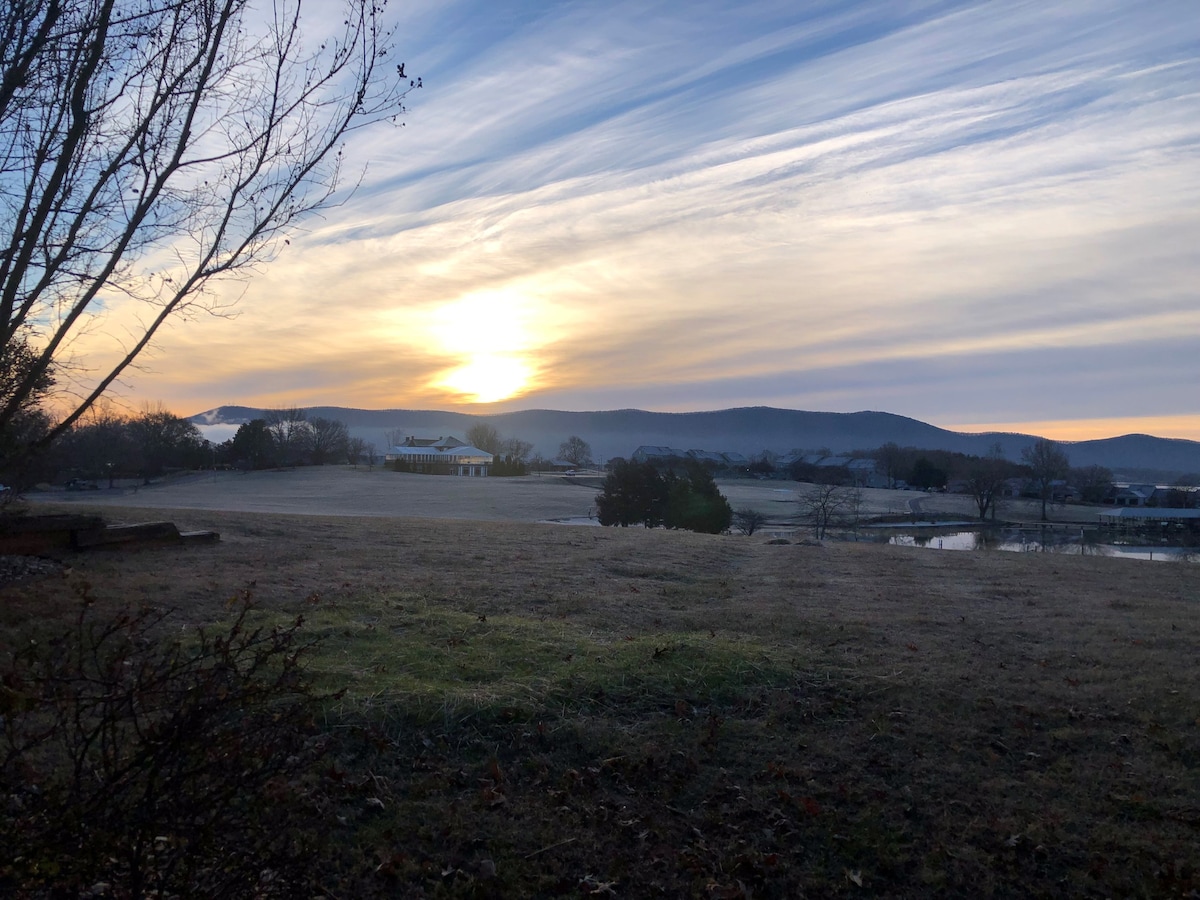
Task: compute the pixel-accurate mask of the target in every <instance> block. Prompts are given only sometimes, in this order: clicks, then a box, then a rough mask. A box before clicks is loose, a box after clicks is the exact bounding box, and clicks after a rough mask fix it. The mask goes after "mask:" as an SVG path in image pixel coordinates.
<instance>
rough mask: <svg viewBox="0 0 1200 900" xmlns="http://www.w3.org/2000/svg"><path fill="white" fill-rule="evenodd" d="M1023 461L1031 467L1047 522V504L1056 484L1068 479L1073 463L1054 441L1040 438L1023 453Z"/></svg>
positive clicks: (1043, 514)
mask: <svg viewBox="0 0 1200 900" xmlns="http://www.w3.org/2000/svg"><path fill="white" fill-rule="evenodd" d="M1021 460H1022V461H1023V462H1024V463H1025V465H1027V466H1028V467H1029V474H1030V477H1031V478H1032V479H1033V483H1034V484H1035V485H1037V489H1038V496H1039V497H1040V498H1041V501H1042V521H1043V522H1045V521H1046V503H1047V502H1048V501H1049V500H1050V495H1051V492H1052V491H1053V486H1054V482H1056V481H1058V480H1060V479H1063V478H1066V477H1067V474H1068V473H1069V472H1070V471H1071V461H1070V460H1069V459H1068V458H1067V454H1066V453H1065V452H1063V450H1062V449H1061V448H1060V447H1059V446H1058V444H1056V443H1054V441H1049V440H1046V439H1045V438H1039V439H1038V440H1036V441H1034V443H1032V444H1031V445H1030V446H1028V447H1026V448H1025V449H1024V450H1022V451H1021Z"/></svg>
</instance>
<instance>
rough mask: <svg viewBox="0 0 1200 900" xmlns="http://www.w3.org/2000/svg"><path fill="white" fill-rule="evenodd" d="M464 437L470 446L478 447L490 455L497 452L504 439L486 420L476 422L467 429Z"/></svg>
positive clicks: (494, 454)
mask: <svg viewBox="0 0 1200 900" xmlns="http://www.w3.org/2000/svg"><path fill="white" fill-rule="evenodd" d="M464 437H465V438H466V440H467V443H468V444H470V445H471V446H472V447H478V448H479V449H480V450H483V451H486V452H487V453H490V454H492V456H496V455H497V454H499V453H500V448H501V447H502V446H503V445H504V439H503V438H502V437H500V432H499V431H497V430H496V428H495V426H492V425H489V424H488V423H487V422H476V423H475V424H474V425H472V426H471V427H470V428H468V429H467V433H466V434H465V435H464Z"/></svg>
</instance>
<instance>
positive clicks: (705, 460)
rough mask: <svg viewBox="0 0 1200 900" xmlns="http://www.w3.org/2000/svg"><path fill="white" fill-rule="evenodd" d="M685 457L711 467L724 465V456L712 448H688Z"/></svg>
mask: <svg viewBox="0 0 1200 900" xmlns="http://www.w3.org/2000/svg"><path fill="white" fill-rule="evenodd" d="M687 458H688V459H690V460H693V461H695V462H698V463H701V464H703V465H707V466H710V467H712V468H720V467H721V466H724V465H725V458H724V457H723V456H721V454H720V453H714V452H713V451H712V450H689V451H688V452H687Z"/></svg>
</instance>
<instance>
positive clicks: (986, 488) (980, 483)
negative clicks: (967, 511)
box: [963, 443, 1010, 522]
mask: <svg viewBox="0 0 1200 900" xmlns="http://www.w3.org/2000/svg"><path fill="white" fill-rule="evenodd" d="M1009 466H1010V464H1009V463H1008V462H1006V461H1005V459H1004V448H1003V447H1002V446H1001V445H1000V444H999V443H995V444H993V445H992V447H991V450H990V451H989V452H988V455H987V456H984V457H981V458H972V459H971V460H970V461H969V462H968V463H967V466H966V470H965V471H964V473H963V482H964V483H965V484H966V488H967V493H969V494H970V495H971V498H972V499H973V500H974V501H975V508H976V509H977V510H979V520H980V521H981V522H982V521H985V520H986V519H987V517H988V512H989V510H990V511H991V514H992V518H993V519H995V518H996V510H997V507H998V506H999V503H1000V497H1001V494H1002V493H1003V491H1004V483H1005V480H1006V478H1007V477H1008V470H1009Z"/></svg>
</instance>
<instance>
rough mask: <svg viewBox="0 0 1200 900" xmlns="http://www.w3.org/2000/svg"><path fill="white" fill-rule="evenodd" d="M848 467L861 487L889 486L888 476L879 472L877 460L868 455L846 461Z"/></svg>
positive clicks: (855, 481)
mask: <svg viewBox="0 0 1200 900" xmlns="http://www.w3.org/2000/svg"><path fill="white" fill-rule="evenodd" d="M846 469H847V470H848V471H849V472H850V476H851V477H852V478H853V479H854V483H855V484H857V485H859V486H860V487H869V488H885V487H887V486H888V480H887V476H886V475H884V474H882V473H880V472H879V466H878V464H877V463H876V462H875V460H873V459H871V458H870V457H869V456H868V457H861V458H859V459H852V460H850V462H848V463H846Z"/></svg>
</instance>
